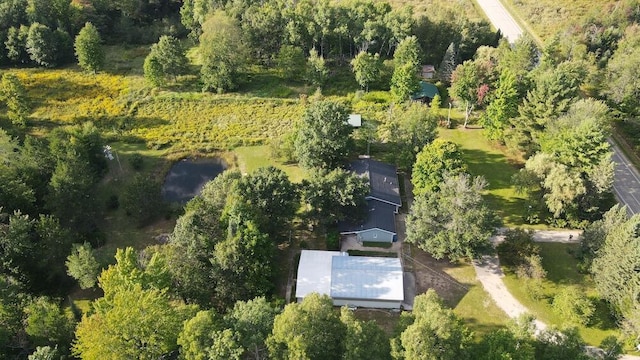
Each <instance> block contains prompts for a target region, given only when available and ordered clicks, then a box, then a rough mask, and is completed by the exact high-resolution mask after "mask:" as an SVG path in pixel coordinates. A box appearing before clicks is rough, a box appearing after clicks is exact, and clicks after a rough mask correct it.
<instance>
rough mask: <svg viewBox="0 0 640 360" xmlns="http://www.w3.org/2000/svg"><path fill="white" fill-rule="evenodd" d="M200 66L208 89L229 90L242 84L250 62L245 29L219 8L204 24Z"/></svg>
mask: <svg viewBox="0 0 640 360" xmlns="http://www.w3.org/2000/svg"><path fill="white" fill-rule="evenodd" d="M199 50H200V56H201V59H202V68H201V70H200V73H201V79H202V82H203V84H204V85H203V86H204V90H207V91H216V92H225V91H228V90H233V89H235V88H236V87H237V86H238V81H239V80H240V74H242V72H243V70H244V67H245V66H246V65H247V64H248V57H247V50H246V46H245V43H244V40H243V39H242V32H241V30H240V27H239V26H238V24H237V23H236V21H235V20H234V19H232V18H230V17H228V16H226V15H225V14H224V13H222V12H216V13H214V14H213V15H211V16H209V18H207V21H206V22H204V24H202V35H200V47H199Z"/></svg>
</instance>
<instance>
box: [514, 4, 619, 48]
mask: <svg viewBox="0 0 640 360" xmlns="http://www.w3.org/2000/svg"><path fill="white" fill-rule="evenodd" d="M502 2H503V4H504V5H505V6H506V7H507V8H508V9H509V10H510V11H511V12H512V13H515V15H516V16H517V18H519V20H520V21H519V22H520V23H521V24H524V25H525V26H526V27H527V26H530V30H532V31H533V34H535V35H534V36H535V37H539V38H540V39H542V41H545V40H547V39H549V38H551V37H553V36H554V35H555V34H556V33H559V32H560V33H562V32H564V31H567V30H569V29H570V28H571V27H572V26H575V25H579V24H582V23H584V21H585V20H587V19H600V18H602V14H608V13H610V12H611V10H612V9H613V8H614V7H615V4H616V1H614V0H601V1H590V0H502ZM529 32H530V33H531V31H529Z"/></svg>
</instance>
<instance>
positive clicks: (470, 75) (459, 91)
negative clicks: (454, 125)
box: [450, 60, 480, 128]
mask: <svg viewBox="0 0 640 360" xmlns="http://www.w3.org/2000/svg"><path fill="white" fill-rule="evenodd" d="M479 87H480V78H479V77H478V69H477V66H476V64H475V63H474V62H473V61H470V60H467V61H465V62H464V63H462V64H460V65H458V67H456V70H455V71H454V72H453V74H452V75H451V89H450V92H451V95H452V96H453V98H454V99H455V100H456V103H457V104H458V105H459V106H460V107H461V108H462V109H463V110H464V127H465V128H466V127H467V124H468V123H469V116H470V115H471V112H472V111H473V109H474V107H475V106H476V104H477V102H478V88H479Z"/></svg>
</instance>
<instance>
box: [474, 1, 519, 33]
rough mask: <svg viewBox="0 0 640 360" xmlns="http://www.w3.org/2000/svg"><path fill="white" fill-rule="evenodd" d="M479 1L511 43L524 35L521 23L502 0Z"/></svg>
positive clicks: (493, 22) (494, 24) (490, 18)
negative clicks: (514, 17) (519, 23)
mask: <svg viewBox="0 0 640 360" xmlns="http://www.w3.org/2000/svg"><path fill="white" fill-rule="evenodd" d="M477 2H478V5H480V7H481V8H482V10H483V11H484V13H485V14H487V17H488V18H489V21H491V23H492V24H493V26H495V27H496V28H497V29H500V31H501V32H502V35H503V36H504V37H505V38H507V40H509V42H510V43H512V44H513V43H514V42H515V41H516V40H517V39H518V38H519V37H520V35H522V29H521V28H520V25H518V23H517V22H516V21H515V20H514V19H513V17H512V16H511V14H510V13H509V11H507V9H506V8H505V7H504V5H502V3H501V2H500V0H477Z"/></svg>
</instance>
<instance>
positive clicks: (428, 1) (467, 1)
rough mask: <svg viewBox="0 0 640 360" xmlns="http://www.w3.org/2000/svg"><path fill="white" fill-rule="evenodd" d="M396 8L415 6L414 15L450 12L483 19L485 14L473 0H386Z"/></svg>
mask: <svg viewBox="0 0 640 360" xmlns="http://www.w3.org/2000/svg"><path fill="white" fill-rule="evenodd" d="M384 1H385V2H388V3H390V4H391V5H392V6H393V7H394V8H395V7H401V6H405V5H411V6H412V7H413V13H414V15H432V14H433V13H434V12H436V13H438V14H449V16H450V17H453V16H459V17H460V18H468V19H469V20H474V21H477V20H482V19H484V15H483V13H482V10H481V9H479V8H478V6H477V5H476V3H475V2H474V1H472V0H458V1H442V0H422V1H420V0H384Z"/></svg>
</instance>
